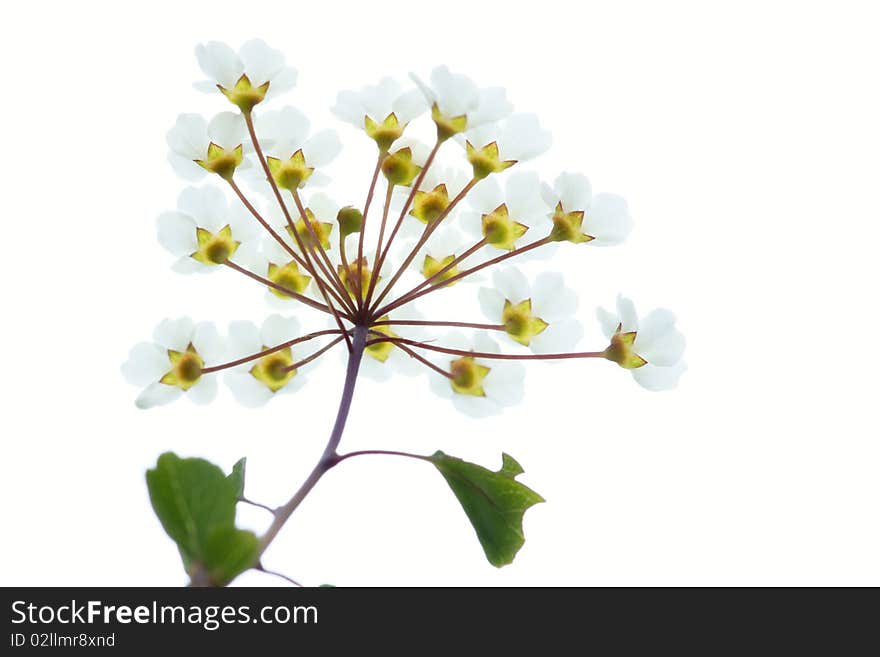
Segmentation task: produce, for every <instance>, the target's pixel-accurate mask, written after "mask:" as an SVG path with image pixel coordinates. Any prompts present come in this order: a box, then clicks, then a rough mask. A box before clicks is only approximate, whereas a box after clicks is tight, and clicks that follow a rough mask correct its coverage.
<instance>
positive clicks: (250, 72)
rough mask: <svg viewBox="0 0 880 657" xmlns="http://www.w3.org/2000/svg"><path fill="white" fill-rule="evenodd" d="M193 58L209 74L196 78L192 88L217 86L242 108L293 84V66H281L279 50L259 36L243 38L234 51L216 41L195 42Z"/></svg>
mask: <svg viewBox="0 0 880 657" xmlns="http://www.w3.org/2000/svg"><path fill="white" fill-rule="evenodd" d="M196 59H198V61H199V66H200V67H201V69H202V71H203V72H204V74H205V75H207V76H208V78H209V79H207V80H202V81H199V82H196V83H195V85H194V86H195V87H196V89H199V90H200V91H204V92H206V93H216V92H217V91H218V87H221V89H220V91H222V92H223V93H224V95H226V97H227V98H229V99H230V100H231V101H232V102H233V103H235V104H237V105H239V107H242V109H246V110H249V109H250V108H251V107H253V105H255V104H256V103H258V102H261V101H262V100H265V99H269V98H272V97H274V96H277V95H278V94H280V93H282V92H284V91H287V90H289V89H293V87H295V86H296V78H297V73H296V69H294V68H292V67H290V66H285V61H284V55H283V54H282V53H281V51H279V50H275V49H274V48H270V47H269V46H267V45H266V44H265V43H264V42H263V41H262V40H260V39H252V40H250V41H247V42H245V43H244V44H243V45H242V46H241V48H239V50H238V53H236V52H235V51H234V50H233V49H232V48H230V47H229V46H228V45H226V44H225V43H221V42H219V41H209V42H208V43H204V44H199V45H198V46H196ZM242 76H244V77H245V78H246V80H247V83H246V84H245V81H244V80H243V79H242ZM249 101H250V102H249ZM254 101H255V102H254ZM242 103H243V105H242Z"/></svg>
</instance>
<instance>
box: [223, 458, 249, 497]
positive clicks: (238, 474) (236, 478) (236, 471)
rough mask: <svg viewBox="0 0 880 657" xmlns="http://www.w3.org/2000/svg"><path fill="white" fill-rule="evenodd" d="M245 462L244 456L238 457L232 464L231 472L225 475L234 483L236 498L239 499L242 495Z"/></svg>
mask: <svg viewBox="0 0 880 657" xmlns="http://www.w3.org/2000/svg"><path fill="white" fill-rule="evenodd" d="M246 463H247V459H246V458H243V459H239V460H238V461H237V462H236V464H235V465H233V466H232V472H230V473H229V475H228V476H227V477H226V478H227V479H229V480H230V481H232V482H233V483H234V484H235V490H236V497H237V498H238V499H241V498H242V497H243V496H244V469H245V464H246Z"/></svg>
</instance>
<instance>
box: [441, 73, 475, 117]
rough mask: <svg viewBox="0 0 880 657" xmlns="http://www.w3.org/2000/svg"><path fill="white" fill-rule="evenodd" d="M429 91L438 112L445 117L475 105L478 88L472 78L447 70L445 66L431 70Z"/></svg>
mask: <svg viewBox="0 0 880 657" xmlns="http://www.w3.org/2000/svg"><path fill="white" fill-rule="evenodd" d="M431 91H432V92H433V95H434V97H435V99H436V103H437V107H438V108H439V109H440V112H441V113H442V114H444V115H445V116H447V117H455V116H460V115H462V114H466V113H468V112H469V111H471V110H474V109H475V108H476V107H477V104H478V102H479V90H478V89H477V86H476V85H475V84H474V82H473V80H471V79H470V78H469V77H467V76H465V75H461V74H453V73H450V72H449V69H448V68H447V67H446V66H438V67H437V68H435V69H434V70H433V71H431Z"/></svg>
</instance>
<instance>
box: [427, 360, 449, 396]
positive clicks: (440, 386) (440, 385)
mask: <svg viewBox="0 0 880 657" xmlns="http://www.w3.org/2000/svg"><path fill="white" fill-rule="evenodd" d="M441 367H445V368H448V363H447V362H443V364H442V365H441ZM428 385H429V386H430V387H431V390H432V391H433V392H434V393H435V394H436V395H439V396H440V397H443V398H444V399H452V397H453V395H455V394H456V393H455V391H453V389H452V386H450V385H449V378H448V377H445V376H443V375H442V374H439V373H438V372H435V371H433V370H431V371H430V372H429V373H428Z"/></svg>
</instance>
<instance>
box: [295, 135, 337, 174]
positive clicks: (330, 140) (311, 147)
mask: <svg viewBox="0 0 880 657" xmlns="http://www.w3.org/2000/svg"><path fill="white" fill-rule="evenodd" d="M341 152H342V142H341V141H339V134H338V133H337V132H336V131H335V130H321V131H320V132H316V133H315V134H314V135H312V136H311V137H309V140H308V141H307V142H306V143H305V145H304V146H303V155H304V156H305V159H306V162H307V163H308V164H309V166H311V167H322V166H325V165H327V164H330V162H332V161H333V160H334V159H336V156H337V155H339V153H341Z"/></svg>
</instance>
